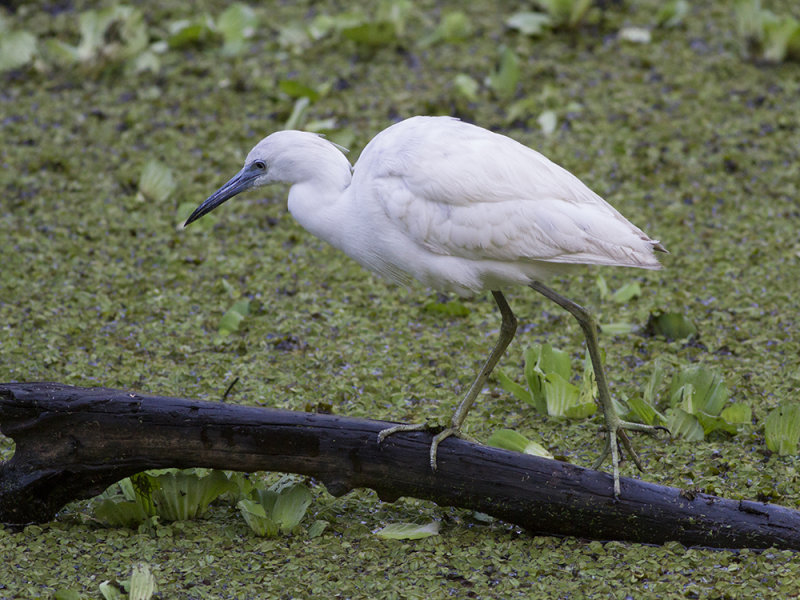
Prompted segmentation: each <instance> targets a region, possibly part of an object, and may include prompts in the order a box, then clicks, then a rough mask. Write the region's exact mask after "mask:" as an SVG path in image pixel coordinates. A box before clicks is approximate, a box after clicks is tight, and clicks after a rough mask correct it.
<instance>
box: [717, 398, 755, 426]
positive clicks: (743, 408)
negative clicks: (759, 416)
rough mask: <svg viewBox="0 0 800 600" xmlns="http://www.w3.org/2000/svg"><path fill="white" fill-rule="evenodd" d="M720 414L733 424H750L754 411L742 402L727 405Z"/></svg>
mask: <svg viewBox="0 0 800 600" xmlns="http://www.w3.org/2000/svg"><path fill="white" fill-rule="evenodd" d="M719 416H720V417H722V418H723V419H725V421H726V422H727V423H731V424H732V425H749V424H750V423H752V421H753V411H752V410H751V409H750V407H749V406H748V405H747V404H743V403H741V402H737V403H736V404H730V405H728V406H726V407H725V408H723V409H722V412H721V413H720V414H719Z"/></svg>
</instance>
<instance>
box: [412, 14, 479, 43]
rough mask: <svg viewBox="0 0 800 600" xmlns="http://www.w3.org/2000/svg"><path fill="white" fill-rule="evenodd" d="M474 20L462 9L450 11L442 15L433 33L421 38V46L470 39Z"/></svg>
mask: <svg viewBox="0 0 800 600" xmlns="http://www.w3.org/2000/svg"><path fill="white" fill-rule="evenodd" d="M473 30H474V28H473V26H472V21H471V20H470V18H469V17H468V16H467V15H466V14H465V13H464V12H462V11H460V10H456V11H450V12H447V13H445V14H444V15H442V18H441V20H440V21H439V25H437V27H436V29H434V31H433V33H431V34H430V35H429V36H427V37H425V38H423V39H422V40H420V46H422V47H425V46H430V45H432V44H436V43H439V42H446V43H451V44H452V43H455V42H460V41H463V40H466V39H468V38H469V37H470V36H471V35H472V32H473Z"/></svg>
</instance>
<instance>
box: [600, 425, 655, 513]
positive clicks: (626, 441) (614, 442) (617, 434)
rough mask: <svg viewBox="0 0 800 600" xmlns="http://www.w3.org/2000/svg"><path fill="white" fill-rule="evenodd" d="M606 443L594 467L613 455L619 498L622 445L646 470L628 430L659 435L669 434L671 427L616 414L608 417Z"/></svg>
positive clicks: (613, 468) (616, 492) (638, 465)
mask: <svg viewBox="0 0 800 600" xmlns="http://www.w3.org/2000/svg"><path fill="white" fill-rule="evenodd" d="M605 430H606V443H605V446H604V447H603V451H602V452H601V453H600V456H599V457H598V458H597V460H596V461H595V462H594V465H593V466H592V468H593V469H598V468H600V465H602V464H603V463H604V462H605V461H606V458H608V457H609V455H610V456H611V468H612V470H613V475H614V498H619V495H620V484H619V462H620V454H621V453H620V445H621V446H622V449H624V450H625V452H627V453H628V456H630V458H631V460H633V462H634V464H635V465H636V468H637V469H639V470H640V471H644V466H642V461H641V460H640V459H639V455H638V454H636V450H634V449H633V444H631V439H630V438H629V437H628V434H627V433H626V431H638V432H640V433H647V434H649V435H658V434H659V432H661V431H666V432H667V434H669V429H667V428H666V427H661V426H660V425H644V424H643V423H632V422H630V421H623V420H622V419H620V418H619V417H618V416H616V415H614V417H613V418H611V419H608V418H606V426H605Z"/></svg>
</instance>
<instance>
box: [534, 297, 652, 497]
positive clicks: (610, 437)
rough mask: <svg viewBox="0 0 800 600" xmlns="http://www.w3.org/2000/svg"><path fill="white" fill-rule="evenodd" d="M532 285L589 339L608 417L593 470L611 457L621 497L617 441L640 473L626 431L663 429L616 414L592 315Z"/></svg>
mask: <svg viewBox="0 0 800 600" xmlns="http://www.w3.org/2000/svg"><path fill="white" fill-rule="evenodd" d="M529 286H530V287H531V288H533V289H534V290H536V291H537V292H539V293H540V294H542V295H543V296H544V297H546V298H548V299H550V300H552V301H553V302H555V303H556V304H558V305H559V306H560V307H561V308H563V309H565V310H567V311H569V313H570V314H572V316H573V317H575V319H577V321H578V323H579V324H580V326H581V329H582V330H583V335H584V336H585V338H586V347H587V349H588V350H589V357H590V358H591V360H592V367H593V368H594V376H595V380H596V381H597V393H598V395H599V396H600V406H601V407H602V409H603V416H604V417H605V421H606V432H607V435H606V444H605V447H604V448H603V452H602V453H601V454H600V457H599V458H598V459H597V461H596V462H595V464H594V466H593V468H595V469H597V468H598V467H599V466H600V465H601V464H603V462H604V461H605V459H606V458H607V457H608V455H609V454H610V455H611V465H612V468H613V472H614V496H615V497H617V496H619V492H620V488H619V448H618V445H617V439H619V441H620V442H621V443H622V446H623V447H624V448H625V450H627V451H628V454H630V456H631V458H632V459H633V462H634V463H636V466H637V467H638V468H639V470H640V471H643V470H644V468H643V467H642V463H641V461H640V460H639V456H638V455H637V454H636V452H635V451H634V449H633V446H632V445H631V441H630V438H628V435H627V434H626V433H625V430H626V429H628V430H631V431H644V432H647V433H656V432H657V431H658V430H660V429H664V428H663V427H655V426H652V425H643V424H641V423H631V422H629V421H623V420H622V419H621V418H620V417H619V415H618V414H617V411H616V409H615V408H614V404H613V402H612V400H611V394H610V393H609V391H608V383H607V382H606V376H605V372H604V371H603V364H602V362H601V360H600V346H599V345H598V343H597V325H596V324H595V321H594V318H593V317H592V315H591V313H590V312H589V311H588V310H586V309H585V308H583V307H582V306H580V305H579V304H576V303H575V302H573V301H572V300H570V299H568V298H565V297H564V296H562V295H560V294H558V293H557V292H555V291H553V290H551V289H550V288H549V287H547V286H546V285H544V284H542V283H541V282H539V281H533V282H531V283H530V284H529Z"/></svg>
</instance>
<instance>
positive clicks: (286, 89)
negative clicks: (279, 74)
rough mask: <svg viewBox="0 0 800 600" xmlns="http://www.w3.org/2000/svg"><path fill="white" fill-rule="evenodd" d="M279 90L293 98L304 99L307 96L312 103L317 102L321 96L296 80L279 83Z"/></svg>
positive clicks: (285, 80) (283, 80) (284, 80)
mask: <svg viewBox="0 0 800 600" xmlns="http://www.w3.org/2000/svg"><path fill="white" fill-rule="evenodd" d="M278 89H279V90H280V91H282V92H283V93H284V94H286V95H288V96H290V97H291V98H302V97H304V96H305V97H306V98H308V99H309V101H310V102H316V101H317V100H319V96H320V94H319V92H317V90H315V89H314V88H312V87H311V86H308V85H306V84H304V83H301V82H299V81H297V80H296V79H281V80H280V81H279V82H278Z"/></svg>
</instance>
